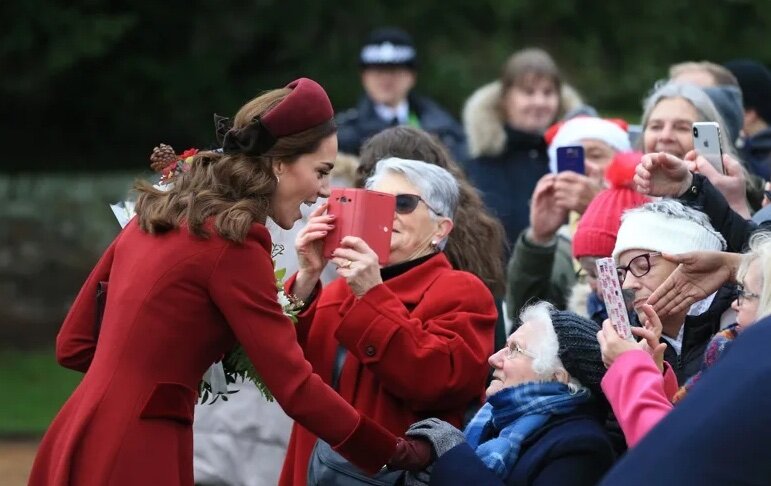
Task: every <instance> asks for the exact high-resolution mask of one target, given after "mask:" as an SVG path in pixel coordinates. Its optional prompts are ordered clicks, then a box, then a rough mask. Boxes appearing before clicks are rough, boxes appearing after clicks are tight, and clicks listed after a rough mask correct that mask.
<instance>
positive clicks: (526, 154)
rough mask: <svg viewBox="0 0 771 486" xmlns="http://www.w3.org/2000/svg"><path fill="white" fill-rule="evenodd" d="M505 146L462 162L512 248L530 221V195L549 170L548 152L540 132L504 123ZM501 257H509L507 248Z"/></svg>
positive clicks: (507, 259)
mask: <svg viewBox="0 0 771 486" xmlns="http://www.w3.org/2000/svg"><path fill="white" fill-rule="evenodd" d="M505 129H506V148H505V150H504V151H503V153H501V154H500V155H495V156H489V155H482V156H479V157H477V158H475V159H473V160H471V161H470V162H469V163H468V164H466V167H465V169H466V174H467V175H468V178H469V180H470V181H471V183H472V184H473V185H474V186H475V187H476V188H477V189H479V191H480V193H481V195H482V199H483V200H484V202H485V205H486V206H487V207H488V209H490V211H491V212H492V213H493V214H494V215H495V216H497V217H498V219H500V221H501V223H503V227H504V229H505V230H506V241H507V242H508V245H509V248H514V244H515V243H516V242H517V238H518V237H519V234H520V233H521V232H522V230H523V229H525V228H527V226H528V225H529V224H530V197H531V196H532V194H533V189H535V185H536V184H537V183H538V180H539V179H540V178H541V177H543V176H544V175H546V174H548V173H549V156H548V155H547V154H546V141H545V140H544V139H543V136H541V135H537V134H530V133H525V132H521V131H519V130H515V129H513V128H511V127H509V126H508V125H507V126H506V127H505ZM506 253H507V254H506V259H505V261H509V256H510V255H509V253H510V250H507V252H506Z"/></svg>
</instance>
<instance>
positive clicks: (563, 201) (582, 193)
mask: <svg viewBox="0 0 771 486" xmlns="http://www.w3.org/2000/svg"><path fill="white" fill-rule="evenodd" d="M600 191H602V186H601V185H600V184H598V183H597V181H595V180H594V179H591V178H589V177H586V176H585V175H583V174H576V173H575V172H571V171H566V172H560V173H559V174H557V180H556V181H555V182H554V200H555V201H556V203H557V205H558V206H559V207H561V208H563V209H566V210H569V211H576V212H578V213H580V214H584V211H586V208H587V207H588V206H589V203H591V202H592V199H594V196H596V195H597V194H599V192H600Z"/></svg>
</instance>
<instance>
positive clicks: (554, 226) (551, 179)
mask: <svg viewBox="0 0 771 486" xmlns="http://www.w3.org/2000/svg"><path fill="white" fill-rule="evenodd" d="M556 179H557V177H556V176H555V175H554V174H546V175H545V176H543V177H541V180H539V181H538V184H536V186H535V189H534V190H533V196H532V199H531V201H530V231H529V232H528V239H529V240H531V241H532V242H533V243H536V244H546V243H548V242H550V241H552V240H553V239H554V235H556V234H557V230H558V229H559V228H560V226H562V225H563V224H564V223H565V221H566V220H567V218H568V211H567V210H566V209H563V208H560V207H559V206H557V203H556V200H555V198H554V192H555V191H554V183H555V181H556Z"/></svg>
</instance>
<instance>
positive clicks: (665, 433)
mask: <svg viewBox="0 0 771 486" xmlns="http://www.w3.org/2000/svg"><path fill="white" fill-rule="evenodd" d="M769 343H771V317H766V318H765V319H762V320H761V321H760V322H758V323H757V324H755V325H754V326H752V327H751V328H749V329H747V330H746V331H743V332H742V334H741V335H740V336H739V337H738V338H736V341H734V343H733V344H732V345H731V347H730V348H729V349H728V350H726V351H725V353H724V354H723V356H721V358H720V360H719V361H718V362H717V363H715V365H714V366H712V367H711V368H710V369H709V370H707V371H706V372H705V373H704V374H703V375H702V378H701V380H700V381H699V383H698V385H697V386H694V387H693V389H692V390H691V391H689V392H688V395H687V396H686V397H685V399H683V401H682V402H680V404H679V405H678V406H677V407H675V409H674V410H673V411H672V412H671V413H670V414H669V415H667V416H666V417H665V418H664V420H662V421H661V422H660V423H659V424H658V425H657V426H656V427H655V428H654V429H653V430H651V432H650V433H648V435H647V436H646V437H645V438H644V439H643V440H642V441H641V442H640V443H639V444H638V445H637V446H636V447H635V448H634V449H631V450H630V451H629V452H628V453H627V455H626V456H625V457H624V459H622V460H621V461H620V462H619V463H618V465H617V466H616V467H614V468H613V470H612V471H611V472H610V473H609V474H608V476H607V477H606V478H605V480H604V481H603V482H602V484H603V485H605V486H609V485H616V484H618V485H624V486H634V485H640V486H650V485H653V484H698V485H700V486H710V485H724V484H743V485H752V484H758V485H760V484H764V485H767V484H771V460H769V452H768V445H769V443H770V442H771V413H769V410H771V380H769V376H771V355H770V354H769V352H768V349H769Z"/></svg>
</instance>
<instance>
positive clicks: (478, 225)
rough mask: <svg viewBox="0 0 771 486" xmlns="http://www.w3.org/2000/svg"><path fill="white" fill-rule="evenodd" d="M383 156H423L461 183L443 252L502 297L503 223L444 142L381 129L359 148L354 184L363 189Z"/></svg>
mask: <svg viewBox="0 0 771 486" xmlns="http://www.w3.org/2000/svg"><path fill="white" fill-rule="evenodd" d="M388 157H399V158H403V159H413V160H422V161H424V162H427V163H429V164H434V165H438V166H439V167H442V168H444V169H447V170H448V171H449V172H450V173H451V174H452V175H453V176H454V177H455V179H456V180H457V181H458V185H459V186H460V200H459V202H458V209H457V210H456V212H455V217H454V218H453V225H454V226H453V229H452V232H451V233H450V236H449V237H448V239H447V246H446V247H445V248H444V252H445V254H446V255H447V258H448V259H449V260H450V263H451V264H452V266H453V267H454V268H456V269H458V270H464V271H467V272H470V273H473V274H474V275H476V276H477V277H479V278H480V279H481V280H482V281H483V282H484V283H485V285H486V286H487V288H489V289H490V291H491V292H492V293H493V295H495V296H496V297H500V296H502V295H503V292H504V288H505V282H504V262H503V251H504V248H505V246H504V245H505V239H504V234H505V233H504V230H503V226H502V225H501V223H500V221H498V220H497V219H496V218H495V217H493V216H492V215H491V214H490V213H489V211H488V210H487V208H486V207H485V204H484V202H482V198H481V197H480V196H479V193H478V192H477V190H476V188H475V187H474V186H473V185H471V183H470V182H469V181H468V179H467V178H466V175H465V174H464V173H463V170H462V169H461V168H460V166H459V165H458V164H456V163H455V161H453V160H452V158H451V157H450V155H449V152H448V151H447V149H446V148H445V147H444V145H442V143H441V142H439V141H438V140H437V139H435V138H434V137H433V136H432V135H430V134H428V133H426V132H424V131H423V130H419V129H417V128H413V127H406V126H399V127H393V128H388V129H386V130H383V131H382V132H380V133H378V134H377V135H375V136H373V137H372V138H370V139H369V140H367V141H366V142H365V143H364V145H363V146H362V148H361V156H360V163H359V167H358V169H357V179H356V186H357V187H363V186H364V181H366V179H367V177H369V176H370V175H371V174H372V172H373V171H374V169H375V165H376V164H377V162H378V161H380V160H382V159H385V158H388Z"/></svg>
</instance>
